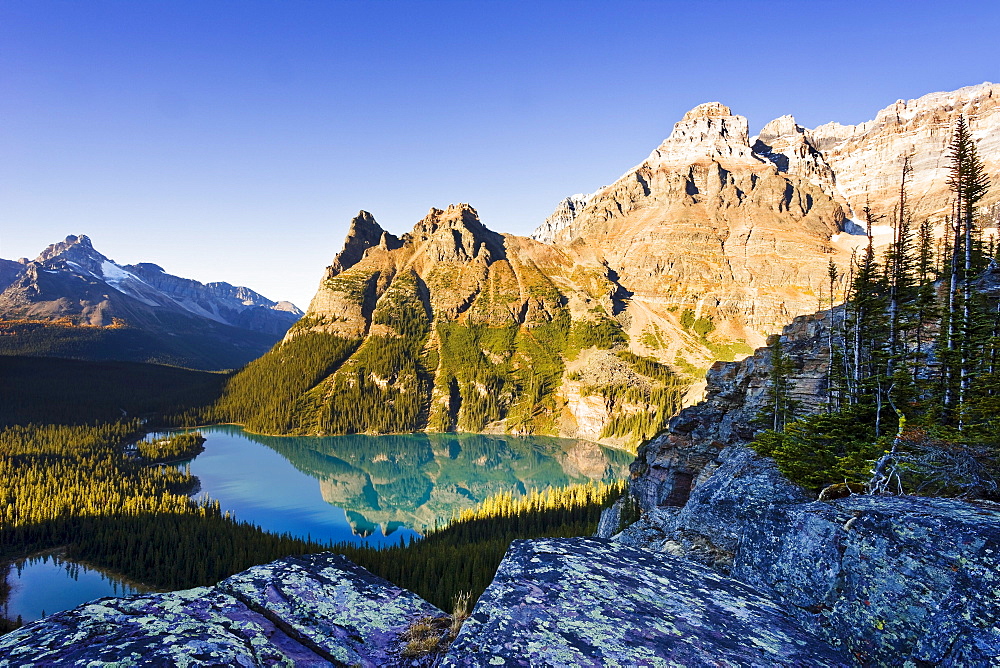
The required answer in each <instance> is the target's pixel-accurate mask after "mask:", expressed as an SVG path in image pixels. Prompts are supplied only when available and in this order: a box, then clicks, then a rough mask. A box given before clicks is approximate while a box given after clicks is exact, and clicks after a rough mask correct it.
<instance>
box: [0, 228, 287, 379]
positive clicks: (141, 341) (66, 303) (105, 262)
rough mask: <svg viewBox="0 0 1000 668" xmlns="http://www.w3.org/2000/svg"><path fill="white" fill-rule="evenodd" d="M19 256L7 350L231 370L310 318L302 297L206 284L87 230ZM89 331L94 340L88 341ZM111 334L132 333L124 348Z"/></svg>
mask: <svg viewBox="0 0 1000 668" xmlns="http://www.w3.org/2000/svg"><path fill="white" fill-rule="evenodd" d="M10 264H16V265H17V267H16V268H14V269H15V270H16V273H14V272H11V273H13V274H14V275H13V277H12V279H11V280H10V282H9V284H8V285H6V286H4V289H3V291H2V292H0V323H3V325H4V331H5V334H8V336H6V337H4V339H3V343H4V347H3V349H4V352H6V353H8V354H12V353H15V354H16V353H30V354H36V353H45V354H55V355H57V356H60V355H62V354H65V356H71V357H84V358H87V357H95V356H96V357H97V358H99V359H126V360H135V361H164V362H170V363H177V364H182V365H186V366H194V367H197V368H211V369H218V368H231V367H233V366H239V365H241V364H243V363H245V362H247V361H249V360H251V359H253V358H254V357H257V356H259V355H260V354H262V353H263V352H265V351H266V350H267V349H268V348H269V347H270V346H271V345H273V343H274V342H275V341H276V340H277V339H278V338H280V337H281V336H283V335H284V333H285V332H286V331H287V329H288V327H290V326H291V325H292V323H294V322H295V321H296V320H297V319H298V318H299V317H300V316H301V311H299V310H298V309H297V308H296V307H295V306H294V305H292V304H290V303H288V302H273V301H271V300H269V299H267V298H265V297H263V296H262V295H260V294H258V293H256V292H254V291H253V290H250V289H248V288H244V287H236V286H232V285H229V284H228V283H209V284H202V283H199V282H198V281H193V280H190V279H185V278H180V277H178V276H173V275H171V274H167V273H166V272H164V270H163V269H162V268H161V267H159V266H158V265H155V264H151V263H140V264H136V265H119V264H116V263H115V262H113V261H112V260H110V259H109V258H107V257H106V256H104V255H103V254H101V253H100V252H99V251H98V250H96V249H95V248H94V246H93V244H92V243H91V241H90V239H89V238H88V237H87V236H86V235H80V236H75V235H71V236H69V237H67V238H66V240H65V241H62V242H59V243H56V244H52V245H51V246H49V247H48V248H46V249H45V250H44V251H42V253H41V254H39V256H38V257H37V258H36V259H35V260H34V261H31V262H29V261H26V260H22V261H20V262H18V263H10ZM56 332H58V333H56ZM80 337H83V339H85V340H87V341H89V342H90V343H88V344H86V345H82V344H79V341H78V339H80ZM108 337H110V338H112V339H116V340H117V339H118V338H122V337H124V339H125V340H122V341H118V342H117V343H119V344H121V345H122V346H123V348H122V349H121V350H119V351H117V352H116V351H115V350H114V345H111V342H110V341H105V342H103V343H102V342H101V341H103V340H104V339H105V338H108ZM40 339H45V340H46V341H45V342H41V341H40ZM54 339H58V340H57V341H54ZM98 340H101V341H98ZM53 341H54V342H53ZM81 345H82V347H81ZM94 346H96V347H97V348H100V349H102V351H103V352H102V353H100V354H97V352H96V350H91V348H93V347H94Z"/></svg>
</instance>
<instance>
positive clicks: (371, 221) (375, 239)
mask: <svg viewBox="0 0 1000 668" xmlns="http://www.w3.org/2000/svg"><path fill="white" fill-rule="evenodd" d="M374 246H381V247H383V248H385V249H386V250H390V249H391V248H399V239H397V238H396V236H395V235H393V234H389V233H388V232H386V231H385V230H383V229H382V226H381V225H379V224H378V223H377V222H375V217H374V216H372V215H371V214H370V213H368V212H367V211H359V212H358V215H357V216H355V217H354V219H353V220H352V221H351V226H350V228H349V229H348V231H347V239H345V240H344V248H343V249H342V250H341V251H340V252H339V253H337V257H335V258H334V259H333V264H331V265H330V266H329V267H327V270H326V276H327V278H332V277H334V276H336V275H337V274H339V273H341V272H343V271H346V270H347V269H350V268H351V267H353V266H354V265H356V264H357V263H358V262H361V259H362V258H364V256H365V253H366V252H367V251H368V249H369V248H372V247H374Z"/></svg>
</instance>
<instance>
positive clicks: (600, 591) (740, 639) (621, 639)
mask: <svg viewBox="0 0 1000 668" xmlns="http://www.w3.org/2000/svg"><path fill="white" fill-rule="evenodd" d="M442 665H445V666H470V665H471V666H479V665H507V666H637V665H639V666H641V665H649V666H658V665H679V666H803V665H813V666H848V665H851V664H850V662H849V661H848V660H847V659H846V658H845V656H843V655H841V654H840V653H839V652H838V651H836V650H834V649H833V648H831V647H830V646H829V645H827V644H825V643H823V642H821V641H819V640H818V639H817V638H815V637H813V636H811V635H810V634H808V633H804V632H803V631H802V629H801V628H800V627H799V625H798V624H797V623H796V622H795V620H794V619H793V618H792V616H791V615H789V614H788V612H786V611H785V610H784V609H783V608H782V607H781V606H780V605H779V604H778V603H776V602H775V601H774V600H773V599H771V598H770V597H769V596H768V595H766V594H763V593H762V592H760V591H758V590H756V589H754V588H752V587H749V586H747V585H746V584H744V583H742V582H739V581H737V580H735V579H732V578H728V577H724V576H721V575H719V574H718V573H715V572H713V571H711V570H709V569H707V568H704V567H702V566H699V565H697V564H692V563H691V562H688V561H685V560H681V559H677V558H674V557H670V556H665V555H657V554H654V553H651V552H649V551H646V550H637V549H634V548H629V547H625V546H622V545H616V544H614V543H611V542H608V541H604V540H600V539H596V538H591V539H586V538H577V539H541V540H532V541H515V542H514V543H513V544H512V545H511V548H510V550H509V551H508V552H507V556H506V557H504V560H503V563H502V564H501V565H500V568H499V569H498V571H497V575H496V577H495V578H494V580H493V583H492V584H491V585H490V586H489V588H488V589H487V590H486V592H485V593H484V594H483V596H482V598H480V599H479V602H478V603H477V604H476V607H475V609H474V610H473V611H472V615H471V616H470V617H469V619H468V620H466V622H465V625H464V626H463V627H462V631H461V633H460V634H459V636H458V638H456V640H455V642H454V644H453V645H452V647H451V650H450V652H449V653H448V655H447V656H446V657H445V659H444V661H443V663H442Z"/></svg>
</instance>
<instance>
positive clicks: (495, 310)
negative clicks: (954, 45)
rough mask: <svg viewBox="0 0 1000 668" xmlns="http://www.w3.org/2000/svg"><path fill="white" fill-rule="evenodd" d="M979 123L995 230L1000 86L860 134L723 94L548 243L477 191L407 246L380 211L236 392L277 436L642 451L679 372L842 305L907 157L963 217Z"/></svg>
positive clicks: (918, 197) (694, 370)
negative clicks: (502, 218)
mask: <svg viewBox="0 0 1000 668" xmlns="http://www.w3.org/2000/svg"><path fill="white" fill-rule="evenodd" d="M960 114H961V115H963V116H964V117H965V118H966V120H967V121H968V125H969V128H970V130H971V132H972V135H973V137H974V138H975V139H976V140H977V142H978V146H979V152H980V155H981V157H982V159H983V162H984V164H985V167H986V171H987V173H988V174H990V175H991V177H992V179H993V183H994V187H993V188H992V190H991V192H990V193H989V195H988V196H987V198H986V199H985V200H984V202H983V204H984V205H985V206H984V208H983V212H982V213H983V216H982V220H981V221H980V225H981V226H982V227H984V228H987V233H989V228H996V218H997V214H998V210H1000V208H998V201H1000V188H998V187H997V175H998V171H1000V86H998V85H996V84H981V85H978V86H971V87H968V88H963V89H960V90H957V91H954V92H950V93H934V94H931V95H927V96H924V97H922V98H919V99H917V100H910V101H908V102H904V101H902V100H901V101H899V102H897V103H895V104H894V105H891V106H890V107H887V108H886V109H883V110H882V111H880V112H879V113H878V114H877V115H876V117H875V119H874V120H873V121H870V122H867V123H862V124H860V125H856V126H843V125H839V124H828V125H825V126H821V127H818V128H815V129H813V130H808V129H806V128H803V127H801V126H799V125H798V124H797V123H796V122H795V120H794V119H793V118H792V117H790V116H784V117H781V118H779V119H776V120H775V121H772V122H771V123H768V124H767V125H766V126H765V127H764V128H763V130H762V131H761V132H760V134H759V135H757V136H751V135H750V133H749V128H748V123H747V119H746V118H744V117H742V116H738V115H735V114H733V113H732V111H731V110H730V109H729V108H728V107H726V106H725V105H722V104H720V103H718V102H710V103H706V104H701V105H698V106H697V107H695V108H694V109H692V110H691V111H689V112H688V113H687V114H685V115H684V117H683V118H682V119H681V120H680V121H679V122H677V123H676V124H675V125H674V128H673V132H672V133H671V134H670V136H669V137H668V138H667V139H666V140H664V141H663V142H662V143H661V144H660V146H658V147H657V148H656V149H655V150H654V151H653V152H652V153H651V154H650V155H649V157H648V158H647V159H646V160H645V161H643V162H642V163H640V164H639V165H637V166H636V167H635V168H633V169H631V170H629V171H628V172H626V173H625V174H624V175H623V176H622V177H621V178H619V179H617V180H615V181H614V182H612V183H611V185H608V186H606V187H604V188H601V189H600V190H598V191H597V192H596V193H593V194H590V195H574V196H571V197H569V198H567V199H566V200H564V201H563V202H562V203H560V205H559V206H558V208H557V210H556V211H555V213H553V215H552V216H550V218H549V219H548V220H547V221H545V223H543V224H542V225H541V226H540V227H539V229H538V230H536V232H535V234H533V235H532V238H526V237H519V236H514V235H510V234H498V233H496V232H493V231H491V230H489V229H488V228H487V227H486V226H485V225H484V224H483V222H482V221H480V219H479V216H478V214H477V213H476V211H475V209H473V208H472V207H471V206H469V205H466V204H462V205H453V206H450V207H448V208H447V209H444V210H440V209H432V210H431V211H430V213H429V214H428V215H427V216H426V217H425V218H424V219H423V220H421V221H419V222H418V223H417V224H416V226H415V227H414V228H413V230H412V231H410V232H408V233H406V234H403V235H401V236H398V237H397V236H396V235H393V234H391V233H389V232H387V231H385V230H383V229H382V228H381V227H380V226H379V225H378V223H377V222H375V220H374V218H372V216H371V215H369V214H367V213H365V212H362V213H361V214H359V215H358V216H357V217H356V218H355V219H354V221H353V222H352V226H351V231H350V233H349V234H348V237H347V240H346V242H345V246H344V249H343V251H341V253H340V254H339V255H338V256H337V257H336V259H335V260H334V262H333V264H331V266H330V267H328V268H327V271H326V273H325V275H324V277H323V279H322V281H321V282H320V286H319V289H318V291H317V293H316V296H315V297H314V298H313V300H312V303H311V304H310V306H309V310H308V312H307V313H306V315H305V316H304V317H303V318H302V319H301V320H300V321H299V322H298V323H296V325H295V326H294V327H293V328H292V329H291V330H290V331H289V332H288V335H287V336H286V337H285V341H284V342H283V344H282V345H281V346H280V348H276V349H275V350H274V351H272V352H271V353H269V354H268V355H266V356H265V357H264V358H262V359H261V360H258V361H257V362H255V363H253V364H251V365H249V366H248V367H247V369H246V370H245V371H244V372H243V373H242V374H239V375H237V376H236V377H235V378H234V380H233V383H231V385H230V388H229V391H228V392H227V394H226V396H225V397H224V401H223V404H222V405H223V407H225V408H226V409H227V410H229V411H230V413H229V415H230V418H231V419H233V420H235V421H239V422H242V423H244V424H247V425H248V426H250V428H251V429H255V430H260V431H266V432H268V433H281V432H296V433H341V432H352V431H361V432H380V431H382V432H384V431H409V430H413V429H426V430H429V431H440V430H450V429H459V430H465V431H506V432H513V433H545V434H552V435H560V436H569V437H578V438H586V439H600V440H601V441H602V442H607V443H613V444H626V443H636V442H639V441H641V440H642V439H643V437H644V435H645V434H647V433H649V432H651V431H652V432H654V433H655V432H656V431H658V430H659V428H660V427H661V426H662V420H663V419H665V416H664V415H663V413H662V412H661V411H662V410H663V409H664V406H665V405H666V404H667V403H668V400H667V398H666V397H667V395H671V396H672V394H671V393H672V392H673V382H672V381H671V380H670V379H669V378H668V377H667V374H665V373H664V370H665V369H666V368H667V366H666V365H669V367H671V368H672V369H673V371H674V372H675V373H677V374H680V375H682V376H686V378H687V380H688V382H693V381H695V379H697V378H699V377H703V373H704V369H706V368H707V367H708V366H709V365H710V364H711V363H712V361H713V360H715V359H720V358H730V359H731V358H733V357H734V356H737V355H742V354H746V353H748V352H750V351H751V350H752V348H753V347H756V346H759V345H762V344H763V343H764V341H765V338H766V336H767V335H768V334H769V333H773V332H776V331H779V330H780V328H781V327H782V326H783V325H784V324H786V323H787V322H789V321H790V320H791V319H792V318H793V317H794V316H796V315H799V314H804V313H811V312H814V311H816V310H817V309H820V308H822V307H823V305H824V304H826V305H828V304H829V303H830V298H831V294H830V293H831V290H830V283H829V276H828V264H829V262H831V261H832V262H833V263H834V264H835V265H836V266H837V267H838V269H839V271H840V275H841V276H844V275H846V274H847V273H848V270H849V265H850V262H851V254H852V250H853V249H855V248H857V247H858V246H861V245H863V244H866V243H867V236H865V234H864V231H863V228H862V227H861V222H862V221H861V220H860V217H861V211H862V209H863V207H864V206H866V205H870V206H871V207H872V208H873V209H874V211H875V213H876V214H877V215H880V216H884V218H883V219H882V220H881V221H880V222H879V224H878V225H876V226H875V227H874V228H873V229H872V232H873V235H874V236H875V237H876V243H881V242H883V241H885V240H887V239H888V238H890V237H891V231H892V228H891V227H889V223H890V222H891V220H892V217H893V214H894V206H895V201H896V198H897V197H898V193H899V188H900V179H901V177H902V174H903V162H904V159H905V158H906V157H907V156H910V163H911V165H912V168H913V170H912V174H911V175H910V179H909V181H908V186H909V190H910V200H909V201H910V206H911V211H912V213H913V214H914V216H915V217H916V218H917V220H919V219H920V218H925V217H926V218H930V219H932V220H935V221H937V222H938V223H941V222H942V221H943V218H944V217H945V216H946V215H947V214H948V212H949V211H950V199H949V198H950V194H949V190H948V186H947V168H948V164H949V159H948V143H949V141H950V138H951V136H952V132H953V129H954V125H955V121H956V120H957V118H958V116H959V115H960ZM842 290H843V284H842V283H841V284H839V285H835V286H834V294H833V295H832V296H833V297H834V298H835V299H836V298H838V295H842ZM285 376H287V377H285ZM759 391H763V388H760V389H759ZM692 396H693V395H689V397H688V399H689V400H690V398H691V397H692ZM671 400H672V399H671ZM387 407H391V408H387ZM670 412H672V408H668V409H667V412H666V415H667V416H668V415H669V414H670Z"/></svg>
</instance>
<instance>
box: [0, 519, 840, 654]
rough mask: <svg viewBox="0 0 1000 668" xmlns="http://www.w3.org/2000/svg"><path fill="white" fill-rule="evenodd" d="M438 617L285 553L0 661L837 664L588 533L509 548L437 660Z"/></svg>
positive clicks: (728, 596)
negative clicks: (416, 633) (429, 622)
mask: <svg viewBox="0 0 1000 668" xmlns="http://www.w3.org/2000/svg"><path fill="white" fill-rule="evenodd" d="M443 616H444V615H443V613H441V611H440V610H438V609H436V608H434V607H433V606H431V605H430V604H428V603H426V602H424V601H423V600H421V599H419V598H418V597H417V596H415V595H414V594H411V593H410V592H407V591H405V590H401V589H399V588H398V587H395V586H394V585H392V584H390V583H388V582H386V581H384V580H381V579H379V578H376V577H374V576H372V575H371V574H369V573H368V572H367V571H365V570H363V569H361V568H359V567H357V566H355V565H353V564H351V563H350V562H349V561H347V560H345V559H344V558H343V557H339V556H336V555H332V554H319V555H311V556H307V557H289V558H286V559H282V560H280V561H277V562H274V563H272V564H268V565H266V566H258V567H255V568H252V569H250V570H248V571H245V572H243V573H240V574H238V575H234V576H233V577H231V578H229V579H227V580H224V581H223V582H221V583H219V585H217V586H216V587H201V588H198V589H191V590H187V591H181V592H173V593H169V594H147V595H141V596H133V597H128V598H122V599H113V598H105V599H100V600H98V601H95V602H93V603H89V604H86V605H83V606H80V607H78V608H76V609H74V610H70V611H67V612H62V613H58V614H56V615H52V616H50V617H47V618H45V619H43V620H40V621H38V622H34V623H32V624H29V625H27V626H25V627H23V628H21V629H19V630H18V631H15V632H14V633H11V634H9V635H7V636H3V637H0V657H2V658H0V666H15V665H25V664H34V665H61V666H92V665H95V664H96V663H97V662H100V663H101V664H102V665H103V664H104V663H114V664H115V665H227V666H271V665H296V666H328V665H337V666H345V665H346V666H411V665H432V663H433V665H442V666H488V665H512V666H517V665H530V666H569V665H586V666H598V665H600V666H607V665H667V664H670V665H675V664H680V665H686V666H709V665H711V666H799V665H823V666H847V665H850V663H849V662H848V661H847V660H846V659H845V658H844V656H842V655H841V654H840V653H839V652H838V651H837V650H836V649H834V648H832V647H830V646H829V645H827V644H826V643H824V642H822V641H821V640H819V639H818V638H816V637H815V636H813V635H812V634H810V633H809V632H807V631H804V630H803V629H802V628H801V626H800V625H799V624H798V623H797V621H796V620H795V619H794V617H792V616H791V615H790V614H788V612H786V611H785V610H784V609H782V607H781V606H780V605H779V604H778V603H776V602H775V601H774V600H773V599H772V598H770V597H769V596H768V595H767V594H764V593H762V592H760V591H758V590H756V589H754V588H753V587H750V586H748V585H746V584H743V583H741V582H738V581H737V580H734V579H732V578H728V577H724V576H721V575H719V574H717V573H714V572H712V571H711V570H709V569H707V568H704V567H701V566H698V565H696V564H691V563H689V562H686V561H683V560H680V559H676V558H673V557H669V556H663V555H657V554H654V553H651V552H648V551H642V550H636V549H633V548H629V547H625V546H622V545H618V544H615V543H612V542H610V541H606V540H600V539H586V538H581V539H543V540H535V541H516V542H515V543H514V544H513V545H512V547H511V549H510V551H509V552H508V554H507V556H506V557H505V559H504V561H503V564H502V565H501V567H500V569H499V571H498V573H497V576H496V578H495V580H494V582H493V584H491V585H490V587H489V589H488V590H487V591H486V593H485V594H484V595H483V597H482V598H481V599H480V600H479V602H478V603H477V604H476V606H475V608H474V609H473V611H472V614H471V616H470V617H469V619H468V620H466V622H465V625H464V626H463V628H462V631H461V633H460V634H459V636H458V637H457V639H456V640H455V642H454V643H453V644H452V646H451V648H450V650H449V651H448V652H447V654H446V655H445V656H444V657H433V656H431V657H425V659H424V660H423V661H420V660H416V659H414V658H412V657H408V656H406V655H405V650H404V648H405V644H406V643H405V640H404V638H405V636H404V632H405V631H406V629H407V627H408V626H410V625H411V624H413V623H415V622H417V621H418V620H421V619H425V618H428V617H430V618H440V617H443Z"/></svg>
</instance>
